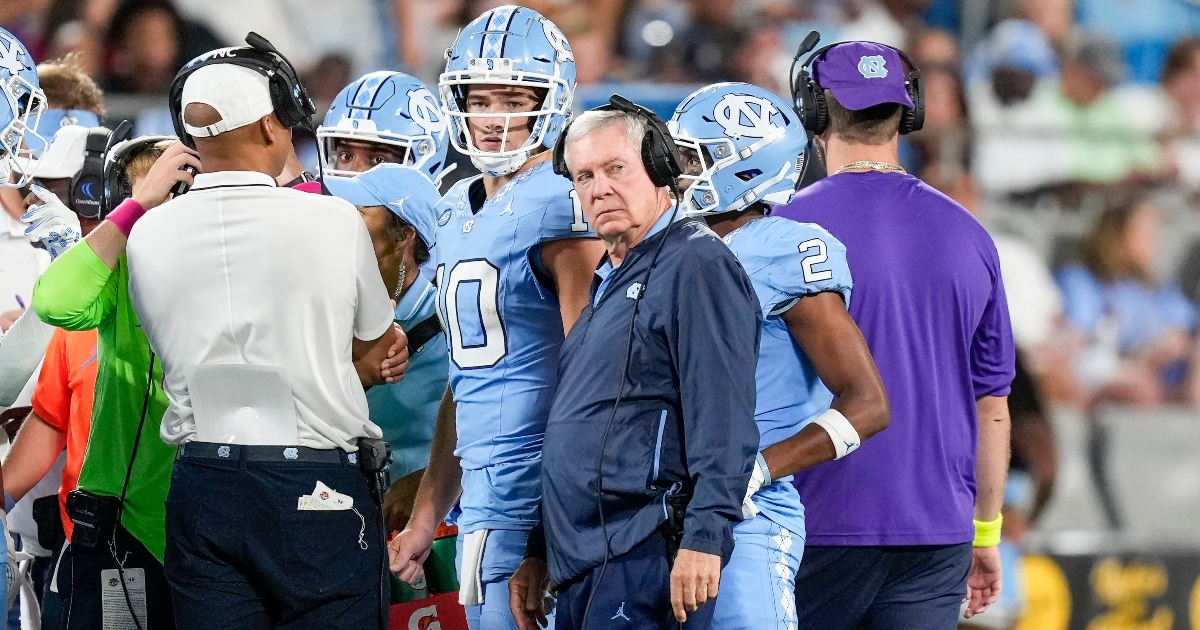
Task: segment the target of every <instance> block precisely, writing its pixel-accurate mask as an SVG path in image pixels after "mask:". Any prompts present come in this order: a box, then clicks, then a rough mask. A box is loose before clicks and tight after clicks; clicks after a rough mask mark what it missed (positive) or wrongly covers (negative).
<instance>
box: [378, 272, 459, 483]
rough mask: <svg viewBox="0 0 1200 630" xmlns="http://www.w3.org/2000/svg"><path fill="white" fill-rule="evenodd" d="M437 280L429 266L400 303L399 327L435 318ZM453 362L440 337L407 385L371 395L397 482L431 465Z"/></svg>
mask: <svg viewBox="0 0 1200 630" xmlns="http://www.w3.org/2000/svg"><path fill="white" fill-rule="evenodd" d="M432 279H433V270H432V269H430V270H426V269H425V268H424V266H423V267H422V269H421V275H420V276H419V277H418V278H417V279H416V280H415V281H414V282H413V283H412V286H410V287H409V289H408V291H407V292H405V294H404V295H403V296H401V298H400V301H399V303H397V304H396V323H397V324H400V327H401V328H403V329H404V330H405V331H409V330H411V329H412V328H413V326H416V325H417V324H420V323H421V322H423V321H425V320H426V319H427V318H429V317H434V316H435V314H434V305H435V303H436V302H437V287H435V286H433V282H432ZM448 363H449V357H448V356H447V354H446V335H445V334H444V333H439V334H437V335H436V336H434V337H433V338H432V339H430V340H429V341H427V342H425V345H424V346H422V347H421V349H420V350H419V351H417V352H415V353H413V355H412V356H411V357H410V358H409V361H408V371H407V372H405V373H404V380H402V381H399V382H397V383H391V384H388V385H376V386H375V387H372V388H371V389H369V390H367V406H368V407H369V408H370V411H371V422H374V423H375V424H377V425H379V428H380V429H382V430H383V439H385V440H387V442H388V444H391V445H392V458H393V461H392V479H399V478H401V477H403V476H405V475H407V474H409V473H411V472H413V471H416V470H420V469H422V468H425V467H426V466H428V465H429V447H430V443H431V442H432V441H433V428H434V425H435V424H436V422H437V411H438V406H439V404H440V403H441V401H442V394H443V393H444V392H445V391H446V380H447V378H448V376H447V370H448V369H449V366H448V365H447V364H448Z"/></svg>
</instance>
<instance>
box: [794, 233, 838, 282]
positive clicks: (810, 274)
mask: <svg viewBox="0 0 1200 630" xmlns="http://www.w3.org/2000/svg"><path fill="white" fill-rule="evenodd" d="M813 249H816V250H817V253H815V254H811V255H809V256H805V257H804V260H801V261H800V266H801V267H803V268H804V281H805V282H821V281H822V280H831V279H833V270H831V269H826V270H825V271H813V265H819V264H821V263H823V262H825V261H826V260H829V252H828V248H826V246H825V241H822V240H821V239H819V238H810V239H808V240H807V241H804V242H803V243H800V253H801V254H803V253H805V252H807V251H810V250H813Z"/></svg>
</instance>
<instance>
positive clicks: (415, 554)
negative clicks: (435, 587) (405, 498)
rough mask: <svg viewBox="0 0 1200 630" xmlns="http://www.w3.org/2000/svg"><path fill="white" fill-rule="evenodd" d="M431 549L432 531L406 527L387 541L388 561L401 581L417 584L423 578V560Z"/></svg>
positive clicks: (427, 556)
mask: <svg viewBox="0 0 1200 630" xmlns="http://www.w3.org/2000/svg"><path fill="white" fill-rule="evenodd" d="M431 549H433V532H432V531H430V530H428V529H425V528H423V527H406V528H404V531H402V532H400V533H399V534H397V535H396V537H395V538H393V539H392V542H390V543H388V562H389V563H390V565H391V567H390V568H391V570H392V573H395V574H396V577H397V578H399V579H400V581H401V582H405V583H407V584H418V583H420V582H421V580H422V579H424V578H425V560H426V559H427V558H429V550H431Z"/></svg>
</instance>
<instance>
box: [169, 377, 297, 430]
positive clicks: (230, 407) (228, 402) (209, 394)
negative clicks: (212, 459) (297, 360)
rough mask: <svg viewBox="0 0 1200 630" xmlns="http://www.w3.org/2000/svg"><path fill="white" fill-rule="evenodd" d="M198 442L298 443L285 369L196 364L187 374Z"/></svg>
mask: <svg viewBox="0 0 1200 630" xmlns="http://www.w3.org/2000/svg"><path fill="white" fill-rule="evenodd" d="M187 384H188V395H189V396H190V397H191V402H192V413H193V415H194V417H195V421H196V439H198V440H200V441H201V442H215V443H217V444H244V445H251V446H253V445H259V446H275V445H290V444H296V443H298V442H299V438H298V437H297V429H296V427H297V425H298V423H299V418H298V415H297V413H296V401H295V399H294V398H293V397H292V387H291V385H290V384H289V381H288V376H287V370H285V369H284V368H282V367H279V366H274V365H242V364H234V363H228V364H216V365H198V366H195V367H193V368H191V369H190V370H188V371H187Z"/></svg>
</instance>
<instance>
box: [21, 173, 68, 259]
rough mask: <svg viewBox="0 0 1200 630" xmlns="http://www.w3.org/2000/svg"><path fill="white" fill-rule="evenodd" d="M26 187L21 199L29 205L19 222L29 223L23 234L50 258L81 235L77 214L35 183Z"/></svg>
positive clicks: (56, 256)
mask: <svg viewBox="0 0 1200 630" xmlns="http://www.w3.org/2000/svg"><path fill="white" fill-rule="evenodd" d="M29 190H30V191H31V192H30V193H29V196H28V197H26V198H25V203H27V204H29V205H28V208H27V209H26V211H25V214H24V215H23V216H22V217H21V220H22V221H24V222H25V223H28V224H29V227H27V228H25V236H28V237H29V240H30V241H32V242H34V243H41V244H42V246H44V247H45V248H46V251H47V252H50V259H51V260H53V259H55V258H58V257H59V255H61V254H62V253H63V252H65V251H67V250H68V249H70V248H71V246H72V245H74V244H75V243H78V242H79V239H81V238H83V230H82V229H80V228H79V216H78V215H76V214H75V213H74V212H72V211H71V209H70V208H68V207H67V206H66V204H64V203H63V202H62V201H61V200H60V199H59V198H58V195H56V194H54V193H52V192H50V191H49V190H46V189H45V188H42V187H41V186H38V185H37V184H34V185H33V186H31V187H30V189H29Z"/></svg>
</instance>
